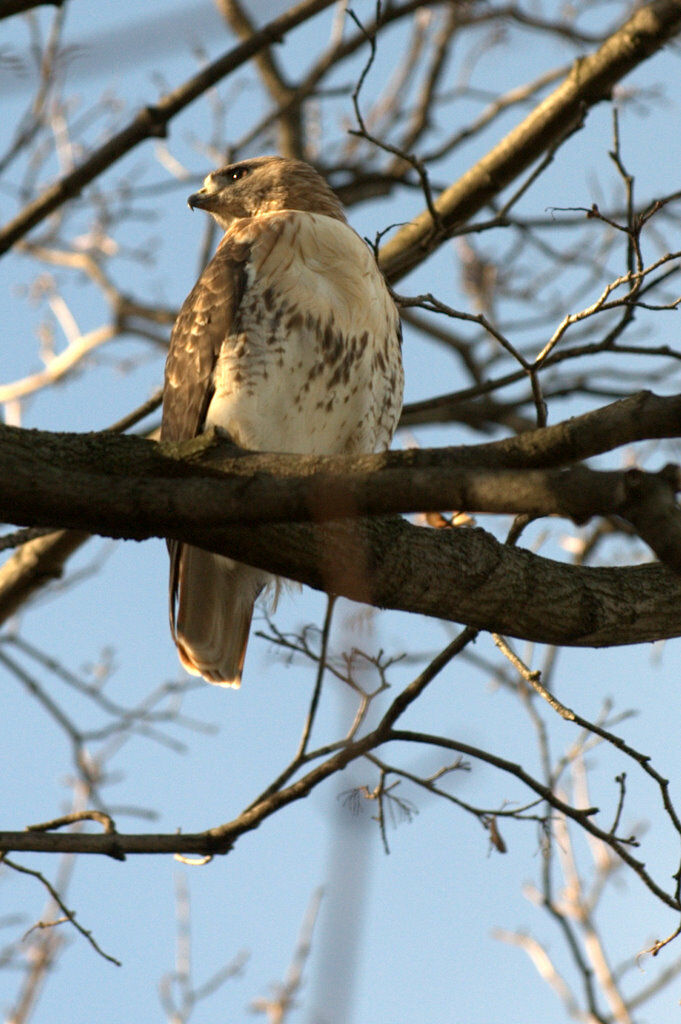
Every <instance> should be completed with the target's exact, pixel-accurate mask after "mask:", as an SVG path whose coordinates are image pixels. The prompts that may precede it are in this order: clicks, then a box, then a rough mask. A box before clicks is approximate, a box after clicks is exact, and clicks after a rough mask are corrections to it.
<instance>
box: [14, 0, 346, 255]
mask: <svg viewBox="0 0 681 1024" xmlns="http://www.w3.org/2000/svg"><path fill="white" fill-rule="evenodd" d="M331 3H333V0H303V2H302V3H299V4H296V6H295V7H292V8H291V10H289V11H286V13H285V14H282V15H281V16H280V17H278V18H274V19H273V20H272V21H270V22H268V23H267V25H264V26H263V28H261V29H260V30H259V31H258V32H256V33H255V34H254V35H252V36H251V37H250V38H249V39H247V40H245V42H243V43H241V44H240V45H239V46H236V47H234V49H232V50H229V51H228V53H225V54H223V56H222V57H219V58H218V59H217V60H215V61H213V63H212V64H209V65H208V66H207V67H205V68H204V69H203V70H202V71H200V72H199V73H198V74H196V75H194V76H193V77H192V78H190V79H188V80H187V81H186V82H185V83H184V84H183V85H181V86H178V88H177V89H173V91H172V92H169V93H167V94H166V95H165V96H163V97H162V98H161V99H160V100H159V101H158V103H155V104H150V105H149V106H146V107H144V108H143V109H142V110H140V112H139V113H138V114H137V116H136V117H135V118H134V119H133V120H132V121H131V122H130V124H129V125H128V126H127V127H126V128H123V130H122V131H120V132H117V134H116V135H113V136H112V137H111V138H110V139H109V140H108V142H105V143H104V145H103V146H100V147H99V149H96V150H95V151H94V152H93V153H91V154H90V156H89V157H88V158H87V159H86V160H85V161H83V163H82V164H80V165H79V166H78V167H76V168H75V170H73V171H71V173H70V174H66V175H65V176H64V177H63V178H60V179H59V180H58V181H56V182H55V183H54V184H53V185H50V186H49V187H48V188H47V189H46V190H45V191H44V192H43V193H42V195H40V196H38V198H37V199H35V200H33V202H32V203H29V204H28V205H27V206H25V207H24V209H23V210H22V211H21V212H20V213H19V214H17V216H16V217H15V218H14V219H13V220H11V221H10V222H9V223H8V224H6V225H5V227H4V228H2V230H0V255H2V253H4V252H6V251H7V250H8V249H9V248H10V247H11V246H12V245H14V243H15V242H16V241H18V240H19V239H20V238H23V236H24V235H25V234H26V233H27V232H28V231H30V230H31V228H33V227H35V226H36V224H40V222H41V221H43V220H44V219H45V217H47V216H48V215H49V214H50V213H52V211H53V210H56V209H58V207H60V206H61V205H62V203H64V202H65V201H66V200H67V199H72V198H73V197H74V196H77V195H79V194H80V192H81V191H82V189H83V188H85V186H86V185H88V184H89V183H90V182H91V181H93V180H94V178H96V177H97V176H98V175H99V174H101V173H102V171H105V170H106V169H107V168H109V167H111V166H112V165H113V164H114V163H116V162H117V161H118V160H120V159H121V157H123V156H125V154H126V153H129V152H130V150H131V149H134V148H135V146H137V145H139V143H140V142H144V141H145V140H146V139H149V138H158V137H163V136H165V135H166V131H167V126H168V122H169V121H171V120H172V118H173V117H175V116H176V115H177V114H179V113H180V111H181V110H184V108H185V107H187V106H189V104H190V103H192V102H193V101H194V100H195V99H197V98H198V97H199V96H201V95H202V94H203V93H204V92H206V90H207V89H210V87H211V86H213V85H215V83H216V82H219V81H220V80H221V79H222V78H225V76H226V75H228V74H230V73H231V72H232V71H235V70H236V68H238V67H241V65H242V64H245V63H246V62H247V61H248V60H250V59H251V57H253V56H254V55H255V54H256V53H258V52H259V51H260V50H262V49H263V48H264V47H266V46H268V45H269V44H270V43H276V42H279V41H280V40H281V39H282V37H283V36H284V35H285V34H286V33H287V32H289V31H290V30H291V29H293V28H295V27H296V26H297V25H300V24H302V22H304V21H307V20H308V19H309V18H311V17H312V16H313V15H315V14H318V13H319V11H323V10H324V8H325V7H329V6H330V5H331Z"/></svg>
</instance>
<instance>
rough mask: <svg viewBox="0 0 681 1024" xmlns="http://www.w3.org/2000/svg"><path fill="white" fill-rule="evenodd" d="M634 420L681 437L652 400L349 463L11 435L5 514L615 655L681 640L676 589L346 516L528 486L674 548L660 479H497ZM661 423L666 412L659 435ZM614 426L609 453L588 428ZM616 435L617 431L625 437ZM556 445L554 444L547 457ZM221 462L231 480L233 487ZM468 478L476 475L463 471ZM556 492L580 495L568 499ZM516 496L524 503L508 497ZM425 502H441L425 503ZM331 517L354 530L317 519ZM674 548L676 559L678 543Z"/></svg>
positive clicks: (655, 572)
mask: <svg viewBox="0 0 681 1024" xmlns="http://www.w3.org/2000/svg"><path fill="white" fill-rule="evenodd" d="M634 408H639V409H640V410H641V411H642V415H641V417H640V419H639V421H638V432H637V434H636V436H638V437H641V436H660V432H662V433H663V435H664V434H666V433H667V432H669V433H672V435H673V436H677V435H678V434H679V433H680V432H681V431H680V429H679V418H678V417H679V399H676V398H673V399H664V398H658V397H656V396H654V395H645V394H644V395H642V396H635V397H634V398H633V399H627V400H625V401H623V402H618V403H614V405H612V406H609V407H607V408H606V409H604V410H599V411H598V412H596V413H589V414H587V415H586V416H584V417H579V418H577V419H576V420H574V421H568V423H566V424H558V425H557V426H556V427H552V428H547V429H546V430H544V431H532V432H529V433H528V434H526V435H523V436H521V437H519V438H512V439H509V440H507V441H502V442H497V443H493V444H487V445H478V446H474V447H472V448H470V449H465V448H463V449H443V450H441V451H408V452H390V453H385V454H383V455H376V456H359V457H353V458H339V457H336V458H329V457H327V458H321V457H308V456H284V455H274V456H273V455H269V454H266V453H238V454H237V455H236V456H235V455H234V454H233V452H234V449H230V455H229V456H228V457H227V458H225V456H224V455H223V454H221V450H222V449H223V445H222V444H219V445H216V446H214V448H212V447H211V445H210V442H211V438H210V437H209V438H206V437H204V438H198V439H196V440H195V441H194V442H190V443H188V444H185V445H181V446H179V448H176V449H175V451H174V454H178V452H179V453H181V454H183V455H184V456H185V457H184V458H174V457H169V456H168V449H167V448H166V449H165V450H164V447H163V446H158V445H154V444H152V443H150V442H148V441H145V440H143V439H141V438H137V437H130V436H118V435H113V434H91V435H77V434H76V435H74V434H66V435H53V434H49V433H45V432H41V431H26V430H20V429H18V428H10V427H4V428H2V429H1V430H0V439H1V440H2V446H1V447H0V517H3V518H5V519H9V520H13V521H15V522H17V523H30V524H31V525H49V526H54V527H68V528H70V529H77V530H87V531H88V532H92V533H100V534H103V535H106V536H114V537H120V538H128V539H137V540H142V539H145V538H148V537H152V536H153V537H170V538H175V539H178V540H182V541H186V542H188V543H192V544H196V545H197V546H200V547H204V548H207V549H209V550H212V551H217V552H221V553H223V554H226V555H229V556H230V557H234V558H237V559H239V560H240V561H244V562H247V563H249V564H252V565H256V566H258V567H260V568H264V569H268V570H269V571H271V572H275V573H277V574H279V575H283V576H286V577H289V578H291V579H297V580H300V581H301V582H304V583H307V584H309V585H310V586H312V587H315V588H317V589H319V590H324V591H327V592H330V593H335V594H342V595H345V596H347V597H349V598H352V599H354V600H358V601H365V602H368V603H371V604H375V605H377V606H379V607H389V608H397V609H402V610H405V611H411V612H416V613H419V614H425V615H430V616H434V617H437V618H444V619H451V620H453V621H457V622H464V623H466V624H468V625H471V626H473V627H475V628H480V629H487V630H490V631H492V632H497V633H502V634H504V635H510V636H515V637H521V638H525V639H528V640H534V641H537V642H543V643H559V644H568V645H577V646H606V645H613V644H624V643H637V642H644V641H649V640H657V639H661V638H663V637H671V636H677V635H680V634H681V601H680V600H679V598H681V579H680V578H679V577H678V576H677V575H676V574H674V573H671V572H669V571H666V570H665V569H663V568H662V567H660V566H645V567H637V568H628V569H589V568H578V567H573V566H568V565H563V564H561V563H559V562H554V561H551V560H549V559H545V558H540V557H538V556H536V555H533V554H531V553H530V552H528V551H524V550H516V549H513V548H510V547H505V546H504V545H501V544H499V543H498V542H497V541H496V540H495V539H494V538H493V537H491V536H489V535H488V534H486V533H484V532H483V531H481V530H429V529H425V528H420V527H415V526H412V525H410V524H409V523H407V522H405V521H404V520H402V519H394V518H380V519H379V518H373V519H356V518H352V519H351V518H347V519H346V518H345V517H354V516H356V515H357V514H358V512H372V513H377V512H381V511H385V510H386V509H391V508H395V507H396V506H397V507H402V508H414V507H421V506H422V505H424V504H430V505H433V506H435V507H437V505H438V504H439V502H440V500H442V504H441V505H440V507H445V508H447V507H451V504H450V503H449V502H448V501H446V500H444V499H445V498H447V497H452V496H458V497H464V498H466V497H467V496H468V497H469V498H470V496H471V495H473V496H474V497H475V500H476V502H477V501H478V500H480V502H482V500H483V498H484V496H485V493H486V494H487V496H488V497H489V498H490V501H489V504H493V502H499V503H503V502H504V501H506V502H507V503H508V504H509V505H512V504H513V503H514V501H516V496H520V497H522V488H523V487H525V488H526V491H525V493H526V496H530V497H531V491H532V484H533V482H534V484H535V485H537V484H538V483H539V482H542V486H544V487H548V489H547V490H546V492H545V497H546V498H547V501H548V500H551V501H554V502H555V503H556V507H557V508H559V506H560V503H561V501H562V500H565V502H566V503H568V504H570V503H572V505H571V507H572V509H573V510H574V509H578V510H579V511H580V514H589V511H591V512H594V511H595V512H602V511H603V508H604V507H605V505H607V502H608V501H610V502H611V504H610V511H613V510H618V511H620V512H622V511H624V512H627V511H629V513H630V515H631V517H632V520H633V519H637V518H638V519H640V520H641V521H642V522H643V523H644V525H645V524H646V521H650V520H652V523H653V527H652V528H653V531H658V532H660V533H661V534H662V538H663V541H664V540H665V538H668V537H670V536H673V534H670V529H672V530H675V531H676V533H677V534H678V511H677V510H676V508H675V506H673V501H672V498H671V492H670V488H669V487H668V485H666V484H665V482H664V480H662V481H658V479H657V478H656V477H654V476H651V477H650V478H646V476H645V475H644V474H639V473H638V471H636V473H635V475H634V477H633V478H631V477H627V476H626V475H625V474H617V473H615V474H612V473H611V474H601V473H595V472H594V471H590V470H586V469H585V468H584V467H576V468H574V469H573V470H568V471H565V473H563V474H559V473H553V475H551V474H548V473H547V472H546V471H545V472H543V473H542V474H540V477H536V476H535V475H533V474H534V471H533V470H524V471H523V472H520V471H513V470H508V469H507V468H506V469H495V471H494V472H493V473H490V472H489V471H488V468H489V466H493V467H508V466H509V464H510V465H511V466H519V465H523V464H525V465H527V464H528V463H529V465H530V466H533V465H534V466H536V465H537V464H539V465H542V463H544V462H548V463H549V464H554V465H555V463H556V461H562V462H566V461H568V462H569V461H572V459H574V458H575V456H578V454H579V453H580V452H585V451H586V452H589V453H592V454H593V453H595V452H596V451H603V450H607V448H608V447H610V446H611V445H612V443H613V439H614V438H615V437H620V438H622V437H624V436H631V434H632V431H633V430H634V424H635V423H636V422H637V421H636V418H635V417H632V415H631V414H632V411H633V409H634ZM651 410H658V411H660V412H661V413H662V420H663V421H665V420H666V427H665V428H664V430H662V429H661V428H660V422H659V420H655V418H654V416H653V415H652V412H651ZM670 420H671V422H670ZM608 421H610V428H611V429H610V430H609V431H606V433H605V437H606V438H607V442H604V440H603V438H602V437H601V436H600V434H599V432H598V431H597V430H595V429H593V428H594V427H595V426H596V424H598V423H607V422H608ZM613 422H619V428H620V429H619V432H618V431H617V430H616V429H613ZM642 423H647V425H648V427H649V429H648V430H646V429H644V428H642V427H641V424H642ZM625 424H627V425H628V426H627V427H626V429H625V427H624V425H625ZM587 425H588V426H590V427H591V428H592V429H591V432H590V441H588V440H587V436H588V433H589V432H588V431H587ZM670 428H671V429H670ZM546 435H548V436H549V438H551V439H553V444H549V445H546V446H544V447H542V445H541V439H542V437H543V436H546ZM579 439H581V440H579ZM571 441H572V442H573V443H572V444H571V443H570V442H571ZM172 450H173V449H171V451H172ZM192 451H193V454H192ZM206 452H207V458H206ZM559 452H560V453H561V459H560V460H559V459H558V453H559ZM197 454H198V455H201V456H202V457H203V459H205V460H206V461H205V463H204V461H202V459H201V458H197ZM216 462H217V464H218V465H220V466H222V467H224V466H225V465H227V466H228V467H229V470H230V473H229V475H228V476H226V475H225V473H224V470H223V469H217V468H216ZM453 463H454V465H455V466H456V468H452V464H453ZM471 465H472V466H473V467H475V468H474V469H472V470H465V469H464V468H462V467H465V466H471ZM481 466H487V467H488V468H487V469H485V470H483V469H481ZM561 479H563V480H564V481H571V486H565V487H563V486H562V484H561ZM626 479H633V485H632V487H631V488H627V486H626V484H625V483H623V481H625V480H626ZM646 479H649V480H652V481H655V485H654V486H653V489H652V490H653V491H654V490H655V487H656V486H657V484H658V483H659V484H660V485H661V486H662V487H667V507H666V509H665V506H664V503H663V504H658V503H657V499H656V498H655V495H654V494H653V493H652V492H651V493H649V494H648V495H647V498H646V494H645V481H646ZM547 481H550V482H551V483H550V486H548V485H547ZM642 481H643V482H644V485H643V486H640V485H641V483H642ZM592 483H593V484H594V487H595V490H592V491H591V496H592V498H593V497H594V495H596V496H600V497H599V500H601V501H602V502H603V503H604V506H603V507H601V508H592V509H591V510H589V509H588V507H585V505H584V500H583V497H584V494H585V493H586V491H585V486H591V484H592ZM613 484H614V499H613V494H612V493H611V492H612V491H613ZM511 485H513V486H514V487H515V490H514V492H513V494H514V497H513V500H509V499H508V498H506V497H504V491H505V489H506V488H507V486H511ZM457 486H460V490H459V491H457V490H456V488H457ZM561 488H562V490H561ZM622 488H624V490H623V492H622V494H623V495H624V496H623V497H622V494H620V490H621V489H622ZM627 492H628V493H627ZM536 493H537V491H536V486H535V494H536ZM419 494H420V495H421V496H422V495H423V494H426V495H427V496H428V498H429V501H428V502H424V501H418V500H417V498H416V497H415V496H416V495H419ZM520 497H518V499H517V503H518V504H520ZM643 498H646V500H642V499H643ZM436 499H437V501H436ZM491 499H493V501H492V500H491ZM620 499H621V501H620ZM637 502H638V503H639V505H640V507H639V509H638V512H637V509H636V505H637ZM495 507H496V508H497V510H498V508H499V507H500V506H499V505H496V506H495ZM502 507H503V505H502ZM632 509H633V511H632ZM660 515H662V522H663V524H664V526H663V527H662V528H660V524H659V521H658V520H659V517H660ZM332 516H334V517H339V516H340V517H343V521H325V522H324V523H323V524H322V523H321V522H319V521H318V520H321V519H323V520H328V519H330V517H332ZM256 517H258V519H259V520H260V521H257V522H256V521H254V519H255V518H256ZM267 518H269V519H270V520H272V519H278V520H281V519H298V520H299V521H297V522H286V523H281V522H273V521H270V522H267V521H265V520H266V519H267ZM230 519H231V523H230ZM303 519H304V520H317V522H310V521H307V522H303V521H300V520H303ZM672 547H673V549H674V551H673V554H675V556H676V557H677V558H678V541H677V543H676V544H672Z"/></svg>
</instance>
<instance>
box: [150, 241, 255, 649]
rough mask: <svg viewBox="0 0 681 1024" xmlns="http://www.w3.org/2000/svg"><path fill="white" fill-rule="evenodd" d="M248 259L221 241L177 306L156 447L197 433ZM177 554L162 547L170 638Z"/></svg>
mask: <svg viewBox="0 0 681 1024" xmlns="http://www.w3.org/2000/svg"><path fill="white" fill-rule="evenodd" d="M249 254H250V246H249V245H245V244H244V243H243V242H240V243H236V244H235V243H231V244H230V240H229V239H224V240H223V242H222V243H221V244H220V246H219V247H218V250H217V252H216V253H215V255H214V256H213V259H212V260H211V261H210V263H209V264H208V265H207V267H206V269H205V270H204V272H203V273H202V275H201V277H200V278H199V280H198V281H197V282H196V284H195V285H194V287H193V288H192V290H191V292H190V293H189V295H188V296H187V298H186V299H185V301H184V303H183V305H182V309H181V310H180V312H179V314H178V317H177V320H176V321H175V326H174V327H173V331H172V334H171V336H170V347H169V349H168V358H167V360H166V368H165V380H164V385H163V419H162V421H161V440H162V441H184V440H187V439H189V438H191V437H195V436H196V435H197V434H200V433H201V430H202V428H203V424H204V420H205V417H206V410H207V409H208V406H209V404H210V400H211V398H212V397H213V372H214V370H215V364H216V362H217V358H218V355H219V353H220V349H221V347H222V345H223V343H224V342H225V339H226V338H227V337H228V336H229V335H230V334H231V332H232V325H233V322H234V319H235V316H236V314H237V310H238V308H239V303H240V302H241V299H242V297H243V292H244V287H245V269H244V268H245V264H246V262H247V260H248V257H249ZM182 548H183V545H182V544H180V543H178V542H177V541H168V552H169V554H170V608H169V613H170V628H171V631H172V633H173V636H175V635H176V634H175V624H176V614H175V611H176V602H177V594H178V587H179V582H180V581H179V576H180V562H181V556H182Z"/></svg>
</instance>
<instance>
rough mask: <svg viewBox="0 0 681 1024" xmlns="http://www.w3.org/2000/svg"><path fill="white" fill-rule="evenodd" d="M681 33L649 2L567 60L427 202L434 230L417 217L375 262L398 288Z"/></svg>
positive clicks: (673, 18) (667, 7)
mask: <svg viewBox="0 0 681 1024" xmlns="http://www.w3.org/2000/svg"><path fill="white" fill-rule="evenodd" d="M680 29H681V4H680V3H679V2H678V0H655V2H653V3H648V4H646V5H645V6H644V7H642V8H640V9H639V10H637V11H636V12H635V13H634V14H633V15H632V17H631V18H629V20H628V21H627V22H625V24H624V25H623V26H622V27H621V28H620V29H619V30H618V31H617V32H615V33H614V34H613V35H612V36H610V38H609V39H607V40H606V41H605V42H604V43H603V45H602V46H601V47H600V48H599V49H598V50H597V51H596V53H594V54H591V55H590V56H588V57H580V58H578V59H577V60H576V61H575V64H574V66H573V68H572V71H571V72H570V74H569V75H568V77H567V78H566V79H565V81H564V82H563V83H562V84H561V85H559V86H558V88H557V89H554V91H553V92H552V93H551V94H550V95H549V96H547V97H546V99H545V100H544V101H543V102H542V103H540V104H539V106H538V107H536V108H535V109H534V110H533V111H532V112H531V113H530V114H529V115H528V116H527V117H526V118H525V120H524V121H522V122H521V123H520V124H519V125H518V126H517V127H516V128H514V129H513V131H511V132H509V134H508V135H507V136H506V137H505V138H504V139H502V140H501V142H499V143H498V144H497V145H496V146H495V147H494V148H493V149H492V150H491V151H490V152H489V153H487V154H486V155H485V156H484V157H483V158H482V159H481V160H479V161H478V162H477V163H476V164H474V165H473V167H471V168H470V170H469V171H467V172H466V174H464V175H463V177H461V178H459V180H458V181H457V182H455V183H454V184H453V185H451V186H450V187H449V188H448V189H446V190H445V191H444V192H443V193H442V195H441V196H439V198H438V199H437V201H436V202H435V209H436V211H437V214H438V220H439V223H438V225H437V227H436V226H435V225H434V224H433V218H432V216H431V214H430V211H429V210H424V211H423V213H421V214H419V216H418V217H415V218H414V219H413V220H412V221H410V222H409V223H408V224H406V225H405V226H404V227H403V228H401V229H400V230H399V231H398V232H397V234H396V235H395V236H394V237H393V238H391V240H390V241H389V242H387V243H386V244H385V245H384V246H383V247H382V249H381V251H380V254H379V262H380V265H381V269H382V270H383V273H384V274H385V275H386V277H387V278H388V280H390V281H391V282H393V283H394V282H395V281H398V280H399V279H400V278H401V277H403V276H404V275H405V274H407V273H408V272H409V271H410V270H412V269H413V268H414V267H415V266H416V265H417V264H418V263H421V262H422V261H423V259H425V257H426V256H427V255H428V254H429V253H430V252H432V251H433V250H434V249H435V248H437V247H438V246H439V245H440V244H441V243H442V242H443V241H444V240H445V239H446V238H449V237H451V235H452V234H453V233H454V232H455V231H456V229H457V228H458V227H460V226H461V225H462V224H464V223H466V221H468V220H470V218H471V217H472V216H473V215H474V214H475V213H477V212H478V211H479V210H480V209H481V208H482V207H483V206H485V205H486V204H487V203H488V202H489V201H490V200H491V199H493V198H494V197H495V196H497V195H498V194H499V193H500V192H501V191H502V190H503V189H504V188H505V187H506V186H507V185H508V184H510V182H512V181H513V180H514V179H515V178H517V177H518V176H519V175H520V174H522V173H523V171H525V170H526V169H527V168H528V167H529V166H530V165H531V164H532V163H533V162H534V161H535V160H537V159H538V158H539V157H540V156H542V155H543V154H544V153H546V152H548V151H549V150H551V149H552V147H555V146H556V145H557V144H559V142H560V141H561V140H562V139H564V138H566V136H567V135H569V134H570V132H571V131H573V130H574V129H575V128H577V127H578V126H579V125H580V124H581V122H582V120H583V119H584V116H585V114H586V112H587V111H588V110H589V109H590V108H591V107H593V106H595V105H596V104H597V103H599V102H600V101H601V100H604V99H608V98H609V97H610V95H611V93H612V90H613V87H614V86H615V85H616V84H617V83H618V82H619V81H620V79H622V78H624V76H625V75H627V74H628V73H629V72H630V71H632V70H633V69H634V68H635V67H637V66H638V65H639V64H641V63H642V62H643V61H644V60H647V58H648V57H650V56H652V55H653V54H654V53H655V52H656V51H657V50H659V49H660V48H661V47H662V46H664V44H665V43H666V42H667V41H668V40H669V39H670V38H671V37H672V36H673V35H675V34H676V33H677V32H678V31H679V30H680Z"/></svg>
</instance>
